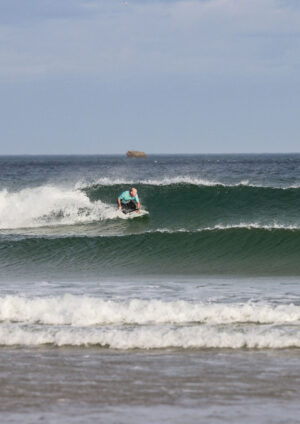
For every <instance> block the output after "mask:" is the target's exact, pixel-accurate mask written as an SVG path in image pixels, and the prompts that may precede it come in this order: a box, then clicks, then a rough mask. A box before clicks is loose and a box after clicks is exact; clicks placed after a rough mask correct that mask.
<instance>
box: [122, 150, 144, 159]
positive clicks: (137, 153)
mask: <svg viewBox="0 0 300 424" xmlns="http://www.w3.org/2000/svg"><path fill="white" fill-rule="evenodd" d="M126 155H127V157H128V158H146V157H147V155H146V153H145V152H140V151H139V150H128V152H127V153H126Z"/></svg>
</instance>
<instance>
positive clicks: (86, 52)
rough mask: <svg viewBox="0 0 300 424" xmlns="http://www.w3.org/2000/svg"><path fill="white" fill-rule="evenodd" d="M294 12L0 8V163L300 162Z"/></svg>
mask: <svg viewBox="0 0 300 424" xmlns="http://www.w3.org/2000/svg"><path fill="white" fill-rule="evenodd" d="M299 68H300V1H299V0H127V1H123V0H26V1H24V0H0V154H110V153H111V154H116V153H124V152H126V151H127V150H129V149H138V150H143V151H146V152H148V153H251V152H257V153H260V152H300V119H299V117H300V84H299V83H300V72H299V71H300V69H299Z"/></svg>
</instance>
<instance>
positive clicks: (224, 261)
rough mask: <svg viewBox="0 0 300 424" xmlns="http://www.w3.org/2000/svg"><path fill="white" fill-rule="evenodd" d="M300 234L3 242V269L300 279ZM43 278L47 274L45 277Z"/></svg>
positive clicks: (242, 231) (218, 232)
mask: <svg viewBox="0 0 300 424" xmlns="http://www.w3.org/2000/svg"><path fill="white" fill-rule="evenodd" d="M299 246H300V230H285V229H272V230H269V229H260V228H259V229H258V228H250V229H247V228H229V229H212V230H203V231H198V232H195V233H191V232H175V233H169V232H150V233H142V234H132V235H128V236H100V237H62V238H41V237H36V238H21V239H20V240H7V241H4V240H3V241H2V242H1V258H0V261H1V262H0V264H1V266H3V268H6V273H7V274H9V271H10V266H11V265H10V264H15V265H14V269H16V264H18V267H19V269H20V272H24V269H27V270H30V269H31V270H32V271H33V270H34V269H36V268H38V269H39V270H42V271H40V272H43V273H45V275H47V274H48V273H50V272H51V270H52V273H53V275H57V272H59V270H60V272H61V274H58V275H62V276H64V275H67V274H68V272H69V271H68V270H72V271H73V272H75V273H76V275H84V274H85V273H87V274H90V275H91V274H92V275H94V276H95V275H104V274H109V273H114V274H116V275H120V274H121V275H123V274H127V275H139V274H140V275H143V274H148V275H151V274H155V275H159V274H174V273H175V274H178V273H179V274H183V275H197V274H229V275H230V274H232V275H234V274H240V275H245V274H246V275H300V262H299ZM40 275H43V274H40Z"/></svg>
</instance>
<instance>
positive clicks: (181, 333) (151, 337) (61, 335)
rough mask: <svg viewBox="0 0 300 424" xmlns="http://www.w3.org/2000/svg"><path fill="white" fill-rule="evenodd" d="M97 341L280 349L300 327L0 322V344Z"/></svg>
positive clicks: (297, 343) (295, 343) (297, 338)
mask: <svg viewBox="0 0 300 424" xmlns="http://www.w3.org/2000/svg"><path fill="white" fill-rule="evenodd" d="M42 344H52V345H55V346H66V345H69V346H90V345H100V346H104V347H110V348H113V349H163V348H170V347H176V348H184V349H187V348H230V349H240V348H251V349H253V348H255V349H266V348H272V349H282V348H290V347H300V330H299V328H294V329H288V330H287V329H284V328H281V329H279V328H278V329H276V328H272V327H270V326H267V327H266V326H257V327H255V328H253V327H251V326H248V327H243V328H241V327H232V328H220V327H216V326H200V325H199V326H184V327H177V328H172V327H170V326H160V327H153V326H147V327H134V328H115V327H111V328H107V327H105V328H77V327H75V328H74V327H64V328H57V327H46V328H44V327H42V328H41V327H38V326H36V327H32V328H26V327H22V326H19V325H17V324H4V325H1V326H0V345H4V346H11V345H25V346H38V345H42Z"/></svg>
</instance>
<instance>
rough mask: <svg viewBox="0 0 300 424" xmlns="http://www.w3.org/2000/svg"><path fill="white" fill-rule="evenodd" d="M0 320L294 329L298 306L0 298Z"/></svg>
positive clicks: (298, 320)
mask: <svg viewBox="0 0 300 424" xmlns="http://www.w3.org/2000/svg"><path fill="white" fill-rule="evenodd" d="M0 321H10V322H20V323H26V324H28V323H31V324H34V323H40V324H45V325H72V326H91V325H107V324H114V325H123V324H137V325H144V324H153V323H154V324H162V323H172V324H184V323H202V324H232V323H255V324H282V323H285V324H287V323H289V324H290V323H296V324H298V323H300V306H296V305H292V304H291V305H277V306H275V305H270V304H253V303H243V304H226V303H225V304H220V303H194V302H188V301H174V302H163V301H161V300H141V299H134V300H128V301H110V300H104V299H101V298H97V297H88V296H74V295H65V296H57V297H46V298H40V297H36V298H26V297H23V296H5V297H0Z"/></svg>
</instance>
